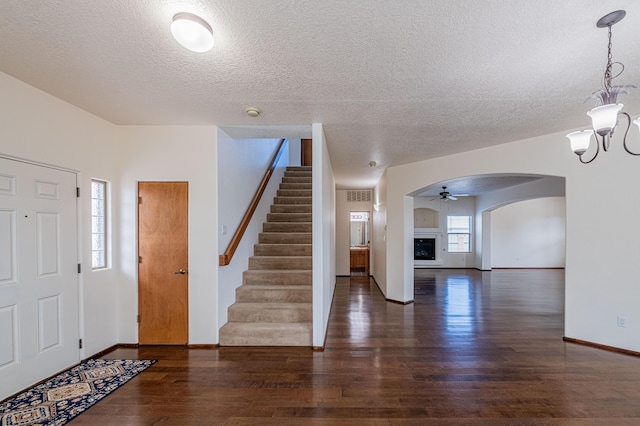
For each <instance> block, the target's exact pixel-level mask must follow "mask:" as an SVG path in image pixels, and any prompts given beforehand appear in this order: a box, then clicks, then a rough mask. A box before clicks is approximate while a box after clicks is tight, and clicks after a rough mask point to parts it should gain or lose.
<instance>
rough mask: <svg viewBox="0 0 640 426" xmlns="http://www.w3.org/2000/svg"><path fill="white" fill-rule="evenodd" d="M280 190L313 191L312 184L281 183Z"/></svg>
mask: <svg viewBox="0 0 640 426" xmlns="http://www.w3.org/2000/svg"><path fill="white" fill-rule="evenodd" d="M279 189H309V190H311V189H313V188H312V185H311V182H309V183H306V182H305V183H299V182H296V183H281V184H280V188H279Z"/></svg>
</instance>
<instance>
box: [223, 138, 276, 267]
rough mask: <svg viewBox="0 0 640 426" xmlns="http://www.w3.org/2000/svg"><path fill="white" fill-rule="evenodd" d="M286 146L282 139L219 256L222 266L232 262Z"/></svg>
mask: <svg viewBox="0 0 640 426" xmlns="http://www.w3.org/2000/svg"><path fill="white" fill-rule="evenodd" d="M284 146H285V139H280V145H278V150H277V151H276V153H275V154H274V155H273V158H272V159H271V164H270V165H269V168H268V169H267V171H266V172H265V173H264V177H263V178H262V182H260V185H259V186H258V190H257V191H256V193H255V195H254V196H253V199H252V200H251V204H249V207H247V211H246V212H245V214H244V217H243V218H242V220H241V221H240V224H239V225H238V229H236V232H235V233H234V234H233V237H232V238H231V241H229V246H228V247H227V250H225V252H224V254H221V255H220V258H219V265H220V266H226V265H228V264H229V263H231V258H233V254H234V253H235V252H236V250H237V249H238V245H239V244H240V240H242V237H243V236H244V232H245V231H246V230H247V227H248V226H249V222H251V218H252V217H253V213H254V212H255V211H256V208H257V207H258V203H260V199H261V198H262V194H263V193H264V190H265V189H266V188H267V184H268V183H269V179H271V175H272V174H273V171H274V170H275V168H276V164H278V160H280V157H281V156H282V152H283V151H284Z"/></svg>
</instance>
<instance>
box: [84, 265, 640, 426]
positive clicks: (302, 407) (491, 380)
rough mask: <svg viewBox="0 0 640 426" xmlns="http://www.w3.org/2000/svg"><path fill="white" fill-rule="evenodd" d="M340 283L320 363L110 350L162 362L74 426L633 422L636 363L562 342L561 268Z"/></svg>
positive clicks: (266, 352) (289, 351) (639, 375)
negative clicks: (396, 282) (393, 286)
mask: <svg viewBox="0 0 640 426" xmlns="http://www.w3.org/2000/svg"><path fill="white" fill-rule="evenodd" d="M415 276H416V278H415V290H416V292H415V303H413V304H410V305H404V306H403V305H399V304H394V303H389V302H386V301H385V299H384V297H383V296H382V294H381V293H380V291H379V290H378V288H377V287H376V285H375V283H374V282H373V281H372V280H370V279H369V278H367V277H351V278H349V277H340V278H338V282H337V286H336V292H335V299H334V302H333V307H332V311H331V316H330V322H329V326H328V335H327V340H326V348H325V350H324V352H313V351H311V349H310V348H281V347H276V348H263V347H261V348H241V347H222V348H218V349H186V348H185V347H171V346H169V347H167V346H162V347H160V346H145V347H140V348H137V349H131V348H123V349H117V350H115V351H113V352H111V353H109V354H106V355H105V356H104V357H105V358H153V359H157V360H158V362H157V363H156V364H154V365H153V366H152V367H151V368H149V369H148V370H146V371H145V372H143V373H142V374H140V375H139V376H137V377H136V378H134V379H133V380H132V381H131V382H130V383H128V384H126V385H125V386H123V387H122V388H120V389H118V390H117V391H116V392H114V393H113V394H111V395H110V396H108V397H107V398H105V399H104V400H103V401H101V402H100V403H99V404H97V405H96V406H94V407H92V408H91V409H90V410H88V411H87V412H86V413H85V414H82V415H81V416H79V417H78V418H76V419H75V420H74V421H73V423H74V424H91V425H98V424H99V425H111V424H113V425H116V424H117V425H128V424H137V425H138V424H139V425H146V424H149V425H151V424H157V425H164V424H167V425H169V424H170V425H176V424H179V425H202V424H205V425H206V424H228V425H254V424H256V425H257V424H260V425H270V424H273V425H302V424H304V425H316V424H318V425H363V424H366V425H425V424H426V425H429V424H433V425H463V426H464V425H474V426H475V425H499V426H500V425H519V424H526V425H568V426H573V425H576V426H577V425H581V426H582V425H605V424H606V425H609V424H612V425H613V424H615V425H632V424H633V425H638V424H640V358H637V357H633V356H628V355H624V354H619V353H613V352H608V351H604V350H601V349H596V348H590V347H586V346H581V345H576V344H573V343H567V342H564V341H563V340H562V336H563V321H564V312H563V306H564V282H563V276H564V271H563V270H494V271H491V272H480V271H476V270H416V275H415Z"/></svg>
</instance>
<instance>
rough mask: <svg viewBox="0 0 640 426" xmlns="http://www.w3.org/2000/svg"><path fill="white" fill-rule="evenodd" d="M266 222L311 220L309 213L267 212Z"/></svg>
mask: <svg viewBox="0 0 640 426" xmlns="http://www.w3.org/2000/svg"><path fill="white" fill-rule="evenodd" d="M267 222H311V213H267Z"/></svg>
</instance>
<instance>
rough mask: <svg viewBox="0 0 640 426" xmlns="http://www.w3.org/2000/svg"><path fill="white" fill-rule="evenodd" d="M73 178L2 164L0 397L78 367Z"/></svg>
mask: <svg viewBox="0 0 640 426" xmlns="http://www.w3.org/2000/svg"><path fill="white" fill-rule="evenodd" d="M75 192H76V175H75V174H74V173H70V172H66V171H61V170H56V169H51V168H47V167H41V166H35V165H32V164H27V163H23V162H19V161H13V160H7V159H3V158H0V249H1V250H2V251H1V252H0V399H3V398H4V397H6V396H8V395H11V394H13V393H16V392H18V391H20V390H21V389H24V388H26V387H28V386H30V385H32V384H33V383H36V382H38V381H40V380H42V379H44V378H46V377H49V376H51V375H53V374H55V373H57V372H58V371H61V370H64V369H65V368H67V367H69V366H71V365H74V364H76V363H77V362H79V360H80V351H79V348H78V340H79V327H78V324H79V317H78V312H79V308H78V303H79V301H78V274H77V263H78V255H77V217H76V216H77V214H76V195H75Z"/></svg>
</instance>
